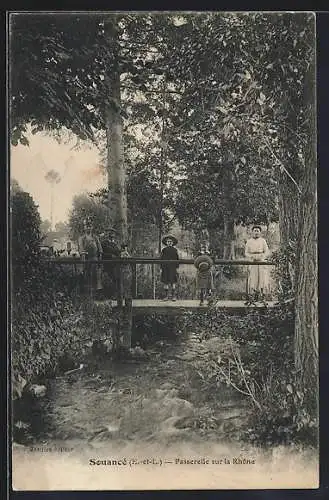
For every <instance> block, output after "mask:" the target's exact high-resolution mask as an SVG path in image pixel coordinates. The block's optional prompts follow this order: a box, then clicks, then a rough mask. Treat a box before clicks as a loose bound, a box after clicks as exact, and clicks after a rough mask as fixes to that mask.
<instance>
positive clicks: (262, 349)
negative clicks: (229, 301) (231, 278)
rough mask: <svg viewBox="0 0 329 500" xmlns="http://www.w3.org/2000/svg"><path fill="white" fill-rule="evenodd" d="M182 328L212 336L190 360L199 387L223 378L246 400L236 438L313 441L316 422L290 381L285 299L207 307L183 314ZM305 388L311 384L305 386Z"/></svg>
mask: <svg viewBox="0 0 329 500" xmlns="http://www.w3.org/2000/svg"><path fill="white" fill-rule="evenodd" d="M184 322H185V328H186V327H187V328H194V329H195V330H201V331H203V332H204V335H203V338H204V339H209V338H211V337H215V339H216V338H217V339H218V342H214V345H213V346H212V350H211V352H207V353H205V355H204V356H203V358H202V361H196V362H195V370H196V372H197V373H198V375H199V377H200V379H201V380H202V383H203V387H202V390H204V391H209V394H211V393H212V394H213V393H214V392H215V390H216V389H217V390H218V389H220V387H222V385H223V384H226V385H228V386H230V387H232V388H234V389H235V390H236V391H237V393H239V394H241V395H243V396H244V397H245V398H246V399H247V401H248V402H249V408H250V412H247V422H246V428H245V431H244V433H243V436H242V438H243V439H246V440H249V441H253V442H254V443H256V444H258V445H274V444H287V443H293V442H294V443H298V442H300V443H307V444H311V445H315V444H316V442H317V422H316V419H315V417H314V414H313V410H312V408H310V407H309V406H308V404H307V399H308V394H302V393H301V392H300V391H298V390H297V388H296V386H295V384H294V379H295V377H294V372H293V332H294V313H293V309H292V306H291V305H287V306H285V307H283V306H281V307H278V308H276V309H273V310H265V311H263V312H260V311H256V310H255V311H250V312H249V313H247V314H246V315H240V316H236V315H235V316H233V315H232V316H229V315H226V314H224V313H223V312H220V311H217V310H212V309H209V310H208V311H207V312H204V313H203V314H202V315H200V314H193V315H187V316H186V317H185V318H184ZM310 390H311V388H310Z"/></svg>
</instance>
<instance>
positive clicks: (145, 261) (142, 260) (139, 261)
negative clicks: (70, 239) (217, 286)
mask: <svg viewBox="0 0 329 500" xmlns="http://www.w3.org/2000/svg"><path fill="white" fill-rule="evenodd" d="M43 261H44V262H49V263H56V264H85V263H86V262H88V264H104V263H109V264H160V265H161V264H173V263H176V264H194V259H179V260H162V259H160V258H148V257H147V258H143V257H137V258H134V257H129V258H127V257H125V258H122V259H101V260H88V259H86V260H82V259H81V258H74V257H72V258H63V257H55V258H54V259H43ZM214 265H230V266H275V265H276V264H275V262H273V261H270V260H261V261H253V260H252V261H251V260H227V259H217V260H214Z"/></svg>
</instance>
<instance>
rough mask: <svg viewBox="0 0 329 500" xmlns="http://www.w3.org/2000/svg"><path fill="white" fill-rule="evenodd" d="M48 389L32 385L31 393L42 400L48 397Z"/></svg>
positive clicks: (43, 386)
mask: <svg viewBox="0 0 329 500" xmlns="http://www.w3.org/2000/svg"><path fill="white" fill-rule="evenodd" d="M46 392H47V387H46V386H45V385H37V384H32V385H31V386H30V393H31V394H32V395H33V396H34V397H36V398H42V397H44V396H45V395H46Z"/></svg>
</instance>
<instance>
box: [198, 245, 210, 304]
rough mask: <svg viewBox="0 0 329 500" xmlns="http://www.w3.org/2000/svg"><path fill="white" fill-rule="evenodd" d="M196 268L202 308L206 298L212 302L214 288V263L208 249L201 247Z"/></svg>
mask: <svg viewBox="0 0 329 500" xmlns="http://www.w3.org/2000/svg"><path fill="white" fill-rule="evenodd" d="M194 266H195V267H196V269H197V276H196V287H197V290H199V294H200V295H199V297H200V306H202V305H203V304H204V300H205V298H206V297H207V298H208V301H209V300H210V298H211V296H212V290H213V288H214V280H213V272H212V268H213V266H214V262H213V260H212V258H211V257H210V255H209V251H208V249H207V247H205V246H202V247H201V251H200V253H199V255H198V256H197V257H196V259H195V260H194Z"/></svg>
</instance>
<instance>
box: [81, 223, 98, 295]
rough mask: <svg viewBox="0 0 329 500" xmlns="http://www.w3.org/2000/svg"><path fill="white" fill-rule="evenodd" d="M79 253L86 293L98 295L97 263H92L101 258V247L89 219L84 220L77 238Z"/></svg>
mask: <svg viewBox="0 0 329 500" xmlns="http://www.w3.org/2000/svg"><path fill="white" fill-rule="evenodd" d="M78 248H79V253H80V255H81V259H82V260H83V261H86V263H85V276H86V281H87V289H88V293H89V294H91V295H93V294H94V293H96V295H98V294H99V293H100V291H101V289H102V282H101V279H100V268H99V264H93V262H97V261H99V260H101V259H102V254H103V249H102V245H101V243H100V240H99V238H98V237H97V236H96V235H95V234H94V231H93V223H92V220H91V219H86V220H85V221H84V233H83V234H82V235H81V236H80V238H79V240H78Z"/></svg>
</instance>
